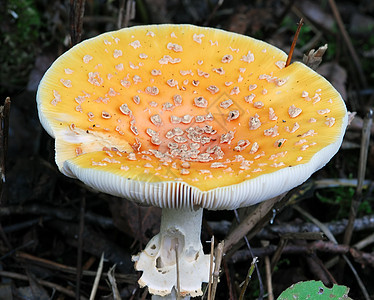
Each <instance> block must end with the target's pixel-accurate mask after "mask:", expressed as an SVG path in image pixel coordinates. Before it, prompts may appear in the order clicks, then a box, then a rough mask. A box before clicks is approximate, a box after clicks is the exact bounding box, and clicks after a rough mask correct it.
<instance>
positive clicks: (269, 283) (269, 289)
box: [261, 241, 274, 300]
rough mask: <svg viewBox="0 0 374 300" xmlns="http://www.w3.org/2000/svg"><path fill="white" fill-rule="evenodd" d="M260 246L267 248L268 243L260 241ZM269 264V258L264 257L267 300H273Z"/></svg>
mask: <svg viewBox="0 0 374 300" xmlns="http://www.w3.org/2000/svg"><path fill="white" fill-rule="evenodd" d="M261 245H262V246H263V247H266V246H269V241H261ZM271 273H272V271H271V263H270V259H269V256H268V255H266V256H265V275H266V287H267V291H268V299H269V300H274V294H273V284H272V281H271Z"/></svg>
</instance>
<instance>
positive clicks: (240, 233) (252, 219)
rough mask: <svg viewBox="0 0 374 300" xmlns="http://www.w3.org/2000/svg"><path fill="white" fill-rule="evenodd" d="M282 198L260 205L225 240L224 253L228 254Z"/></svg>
mask: <svg viewBox="0 0 374 300" xmlns="http://www.w3.org/2000/svg"><path fill="white" fill-rule="evenodd" d="M280 198H281V197H274V198H272V199H269V200H267V201H264V202H261V203H260V204H258V205H257V207H256V208H255V209H254V210H253V211H252V212H251V213H250V214H249V215H248V216H247V217H246V218H245V219H244V220H241V222H240V224H239V225H238V226H237V227H236V228H235V229H234V230H233V231H232V232H230V234H229V235H228V236H227V237H226V238H225V248H224V249H223V251H224V252H225V253H227V251H228V250H229V249H230V248H231V247H232V246H234V245H235V244H236V243H238V242H239V241H240V240H241V239H242V238H243V237H244V236H245V235H246V234H247V233H248V232H249V231H251V230H252V229H253V228H254V227H255V226H256V224H257V223H258V222H259V221H260V220H261V219H262V218H263V217H264V216H266V214H267V213H268V212H269V211H271V210H272V208H273V206H274V204H276V203H277V202H278V201H279V200H280Z"/></svg>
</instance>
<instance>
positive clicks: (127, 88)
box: [37, 25, 347, 209]
mask: <svg viewBox="0 0 374 300" xmlns="http://www.w3.org/2000/svg"><path fill="white" fill-rule="evenodd" d="M286 59H287V55H286V54H285V53H284V52H282V51H281V50H279V49H277V48H275V47H273V46H271V45H269V44H267V43H265V42H262V41H259V40H256V39H253V38H250V37H246V36H242V35H238V34H235V33H229V32H226V31H223V30H218V29H211V28H202V27H196V26H192V25H150V26H138V27H132V28H126V29H122V30H119V31H115V32H109V33H105V34H102V35H99V36H97V37H95V38H92V39H89V40H86V41H84V42H82V43H80V44H78V45H77V46H75V47H73V48H72V49H70V50H69V51H67V52H66V53H65V54H64V55H62V56H61V57H60V58H58V59H57V60H56V61H55V62H54V63H53V65H52V66H51V68H50V69H49V70H48V71H47V73H46V74H45V76H44V77H43V79H42V81H41V83H40V86H39V89H38V95H37V103H38V110H39V116H40V120H41V122H42V124H43V126H44V128H45V129H46V130H47V131H48V133H49V134H50V135H51V136H53V137H54V138H55V139H56V162H57V165H58V167H59V168H60V170H61V171H62V172H63V173H64V174H66V175H68V176H72V177H77V178H79V179H80V180H82V181H83V182H85V183H86V184H88V185H90V186H92V187H94V188H96V189H98V190H101V191H103V192H107V193H110V194H113V195H117V196H121V197H127V198H131V199H132V200H135V201H138V202H143V203H146V204H152V205H155V206H160V207H192V206H200V207H204V208H210V209H228V208H229V209H232V208H236V207H240V206H247V205H250V204H254V203H257V202H259V201H262V200H266V199H268V198H270V197H273V196H276V195H278V194H280V193H282V192H285V191H287V190H289V189H291V188H293V187H295V186H297V185H299V184H301V183H302V182H304V181H305V180H306V179H308V178H309V177H310V175H311V174H312V173H313V172H315V171H316V170H318V169H320V168H321V167H323V166H324V165H325V164H326V163H327V162H328V161H329V160H330V159H331V157H332V156H333V155H334V154H335V153H336V152H337V151H338V149H339V147H340V144H341V142H342V139H343V135H344V131H345V128H346V126H347V111H346V107H345V104H344V101H343V100H342V98H341V97H340V95H339V93H338V92H337V91H336V90H335V89H334V88H333V87H332V86H331V84H330V83H329V82H328V81H327V80H325V79H324V78H323V77H322V76H320V75H318V74H317V73H316V72H314V71H313V70H311V69H309V68H308V67H306V66H305V65H304V64H302V63H298V62H295V63H293V64H291V65H289V66H288V67H286V68H285V67H284V65H285V61H286Z"/></svg>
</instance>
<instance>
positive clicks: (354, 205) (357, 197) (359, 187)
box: [344, 109, 373, 245]
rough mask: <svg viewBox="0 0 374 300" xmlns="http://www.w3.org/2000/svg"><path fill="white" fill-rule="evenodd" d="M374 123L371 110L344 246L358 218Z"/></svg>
mask: <svg viewBox="0 0 374 300" xmlns="http://www.w3.org/2000/svg"><path fill="white" fill-rule="evenodd" d="M372 123H373V111H372V110H371V109H370V111H369V112H368V114H367V115H366V117H365V119H364V126H363V127H362V137H361V150H360V159H359V165H358V175H357V181H358V182H357V188H356V192H355V195H354V197H353V199H352V203H351V209H350V211H349V219H348V224H347V228H346V230H345V234H344V244H346V245H349V244H350V242H351V238H352V233H353V225H354V222H355V219H356V216H357V210H358V208H359V206H360V204H361V199H362V188H363V183H364V179H365V173H366V165H367V158H368V151H369V146H370V133H371V131H370V129H371V125H372Z"/></svg>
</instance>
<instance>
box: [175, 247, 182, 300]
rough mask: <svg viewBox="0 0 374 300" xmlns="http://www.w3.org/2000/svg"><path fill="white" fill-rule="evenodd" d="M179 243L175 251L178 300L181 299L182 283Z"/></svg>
mask: <svg viewBox="0 0 374 300" xmlns="http://www.w3.org/2000/svg"><path fill="white" fill-rule="evenodd" d="M178 246H179V245H178V243H176V244H175V246H174V250H175V266H176V269H177V270H176V271H177V300H179V299H180V291H181V282H180V277H179V256H178Z"/></svg>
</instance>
